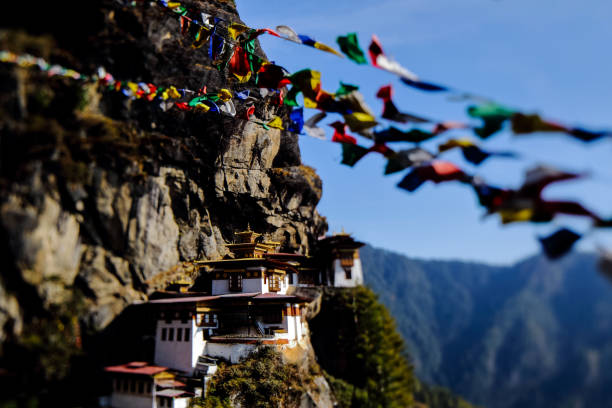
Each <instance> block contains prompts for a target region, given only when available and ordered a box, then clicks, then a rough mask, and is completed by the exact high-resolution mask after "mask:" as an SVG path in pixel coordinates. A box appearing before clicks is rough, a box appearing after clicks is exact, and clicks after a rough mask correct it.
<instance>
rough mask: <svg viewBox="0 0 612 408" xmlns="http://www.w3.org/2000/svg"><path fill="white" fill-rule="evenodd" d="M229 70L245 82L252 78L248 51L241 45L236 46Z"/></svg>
mask: <svg viewBox="0 0 612 408" xmlns="http://www.w3.org/2000/svg"><path fill="white" fill-rule="evenodd" d="M229 68H230V69H229V71H230V73H231V74H232V75H234V76H235V77H236V78H238V80H239V81H240V82H241V83H243V82H247V81H248V80H249V79H250V78H251V65H250V64H249V59H248V57H247V53H246V51H245V50H244V48H242V47H241V46H240V45H236V46H235V47H234V54H233V55H232V58H230V61H229Z"/></svg>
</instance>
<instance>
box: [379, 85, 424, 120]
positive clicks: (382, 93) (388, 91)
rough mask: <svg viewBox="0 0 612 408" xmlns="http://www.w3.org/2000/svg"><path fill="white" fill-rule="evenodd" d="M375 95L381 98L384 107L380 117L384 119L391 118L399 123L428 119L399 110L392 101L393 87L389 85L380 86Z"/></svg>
mask: <svg viewBox="0 0 612 408" xmlns="http://www.w3.org/2000/svg"><path fill="white" fill-rule="evenodd" d="M376 97H377V98H379V99H382V100H383V102H384V108H383V113H382V117H383V118H385V119H389V120H392V121H394V122H399V123H407V122H415V123H426V122H429V120H428V119H425V118H422V117H419V116H415V115H410V114H408V113H402V112H400V111H399V110H398V109H397V108H396V107H395V104H394V103H393V100H392V97H393V87H392V86H391V85H386V86H383V87H381V88H380V89H379V90H378V92H377V93H376Z"/></svg>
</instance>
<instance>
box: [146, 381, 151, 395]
mask: <svg viewBox="0 0 612 408" xmlns="http://www.w3.org/2000/svg"><path fill="white" fill-rule="evenodd" d="M147 394H151V383H150V382H148V383H147Z"/></svg>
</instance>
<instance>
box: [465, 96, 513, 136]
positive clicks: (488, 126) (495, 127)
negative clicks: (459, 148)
mask: <svg viewBox="0 0 612 408" xmlns="http://www.w3.org/2000/svg"><path fill="white" fill-rule="evenodd" d="M467 113H468V115H469V116H471V117H473V118H479V119H481V120H482V121H483V126H482V127H480V128H474V133H476V134H477V135H478V136H480V137H481V138H482V139H486V138H488V137H489V136H491V135H492V134H494V133H496V132H498V131H499V130H501V128H502V126H503V124H504V122H505V121H506V120H508V119H510V118H512V116H513V115H514V114H515V113H516V112H515V111H514V110H511V109H508V108H506V107H504V106H501V105H497V104H495V103H487V104H484V105H478V106H470V107H468V109H467Z"/></svg>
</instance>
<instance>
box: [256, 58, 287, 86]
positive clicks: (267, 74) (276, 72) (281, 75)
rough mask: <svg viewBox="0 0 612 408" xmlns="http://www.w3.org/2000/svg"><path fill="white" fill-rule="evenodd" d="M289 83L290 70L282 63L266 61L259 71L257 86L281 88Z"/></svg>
mask: <svg viewBox="0 0 612 408" xmlns="http://www.w3.org/2000/svg"><path fill="white" fill-rule="evenodd" d="M289 83H291V81H290V79H289V78H288V72H287V71H286V70H285V68H283V67H281V66H280V65H275V64H272V63H264V64H263V65H262V66H261V68H259V71H258V72H257V86H259V87H260V88H269V89H279V88H282V87H283V86H285V85H288V84H289Z"/></svg>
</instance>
